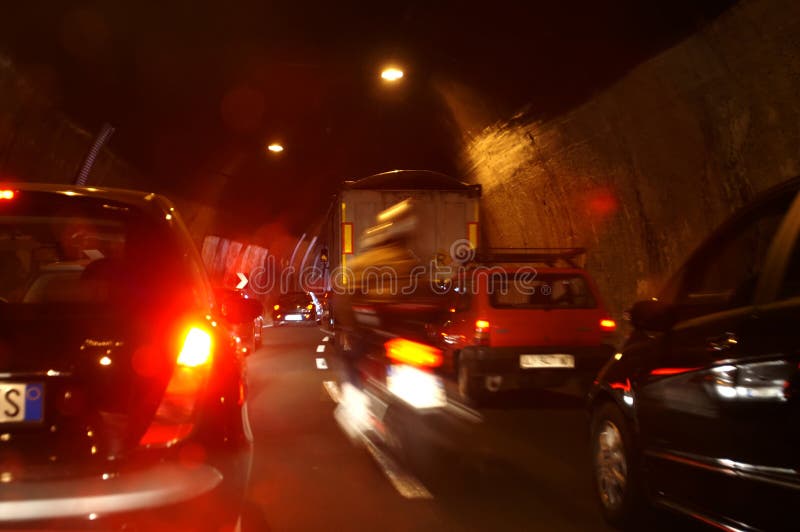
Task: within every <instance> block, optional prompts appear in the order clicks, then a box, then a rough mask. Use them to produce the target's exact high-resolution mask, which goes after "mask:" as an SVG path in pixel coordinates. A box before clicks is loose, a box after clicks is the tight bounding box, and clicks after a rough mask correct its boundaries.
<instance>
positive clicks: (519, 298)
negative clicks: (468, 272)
mask: <svg viewBox="0 0 800 532" xmlns="http://www.w3.org/2000/svg"><path fill="white" fill-rule="evenodd" d="M489 288H490V290H489V292H490V293H489V299H490V302H491V304H492V306H493V307H495V308H552V309H575V308H596V307H597V301H596V300H595V298H594V295H593V294H592V291H591V288H590V287H589V283H588V282H587V281H586V278H585V277H583V276H582V275H579V274H549V273H548V274H541V273H540V274H538V275H536V276H535V277H533V278H532V276H531V275H529V274H526V275H504V276H497V275H495V276H492V278H491V279H490V282H489Z"/></svg>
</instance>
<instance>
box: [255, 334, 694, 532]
mask: <svg viewBox="0 0 800 532" xmlns="http://www.w3.org/2000/svg"><path fill="white" fill-rule="evenodd" d="M325 337H326V334H325V333H324V332H322V331H320V330H319V329H317V328H313V327H301V326H298V327H281V328H266V329H265V330H264V345H263V347H262V348H261V349H260V350H258V351H257V352H256V353H254V354H253V355H251V357H250V358H249V363H248V378H249V386H250V388H249V390H250V395H249V401H248V408H249V414H250V419H251V422H252V426H253V433H254V437H255V458H254V464H253V476H252V482H251V487H250V491H249V502H248V512H247V513H248V517H247V519H246V523H247V522H249V523H251V524H252V523H255V526H254V528H256V529H263V530H276V531H277V530H379V531H382V532H388V531H394V530H437V531H441V530H486V531H496V530H528V531H530V530H547V531H551V530H563V531H572V530H575V531H590V530H609V528H608V527H607V526H606V525H605V524H604V522H603V521H602V518H601V517H600V514H599V511H598V509H597V507H596V506H595V502H594V500H593V498H592V488H591V479H590V473H589V471H590V469H589V450H588V437H587V419H586V415H585V413H584V411H583V409H582V401H581V400H580V399H579V398H577V397H568V396H559V395H555V394H545V393H537V394H516V395H515V394H511V395H505V396H501V397H499V398H497V400H495V401H493V402H492V403H491V404H489V405H488V406H487V407H486V408H482V409H481V410H480V411H479V412H470V411H468V410H465V411H461V410H459V411H458V412H456V413H455V414H454V413H448V414H446V415H441V416H438V417H432V418H430V417H426V418H420V419H419V420H411V421H409V422H408V423H407V424H406V425H404V426H405V428H406V429H407V430H405V431H404V432H403V434H402V435H401V438H400V439H401V440H402V441H401V442H400V443H399V444H398V445H395V446H394V448H393V450H392V451H389V450H388V448H381V447H375V446H373V445H365V444H364V442H363V441H362V440H358V439H356V440H353V439H351V438H349V437H348V436H347V435H346V433H345V431H344V430H343V429H342V427H341V426H340V424H339V423H337V421H336V419H335V417H334V411H335V409H336V407H337V404H336V401H335V399H337V389H338V388H337V386H336V385H335V384H331V383H337V382H338V381H339V371H338V361H337V360H336V358H335V357H334V356H333V353H332V352H331V351H332V345H331V344H329V343H328V342H326V341H325ZM326 382H328V384H326ZM653 519H654V522H653V523H652V524H651V525H648V527H647V528H648V529H649V530H652V529H663V530H674V529H683V530H685V529H687V527H688V526H689V523H687V522H686V521H684V520H683V519H680V518H675V517H672V516H671V515H667V514H662V513H660V512H658V513H656V514H654V517H653ZM245 528H246V526H245ZM692 528H694V527H692Z"/></svg>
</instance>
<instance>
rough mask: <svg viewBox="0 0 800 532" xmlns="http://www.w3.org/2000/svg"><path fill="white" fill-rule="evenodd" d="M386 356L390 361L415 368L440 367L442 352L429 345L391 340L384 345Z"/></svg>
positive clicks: (396, 339) (404, 340)
mask: <svg viewBox="0 0 800 532" xmlns="http://www.w3.org/2000/svg"><path fill="white" fill-rule="evenodd" d="M384 347H385V348H386V356H388V357H389V358H390V359H391V360H392V361H394V362H399V363H401V364H408V365H410V366H415V367H429V368H433V367H437V366H441V365H442V352H441V351H440V350H438V349H436V348H435V347H432V346H430V345H426V344H421V343H419V342H413V341H411V340H406V339H405V338H392V339H391V340H389V341H388V342H386V344H385V345H384Z"/></svg>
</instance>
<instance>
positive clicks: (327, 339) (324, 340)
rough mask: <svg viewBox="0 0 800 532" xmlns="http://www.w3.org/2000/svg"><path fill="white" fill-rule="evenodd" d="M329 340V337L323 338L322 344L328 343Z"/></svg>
mask: <svg viewBox="0 0 800 532" xmlns="http://www.w3.org/2000/svg"><path fill="white" fill-rule="evenodd" d="M330 339H331V337H330V336H326V337H325V338H323V339H322V341H323V342H329V341H330Z"/></svg>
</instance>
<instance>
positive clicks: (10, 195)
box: [0, 189, 17, 200]
mask: <svg viewBox="0 0 800 532" xmlns="http://www.w3.org/2000/svg"><path fill="white" fill-rule="evenodd" d="M16 195H17V194H16V192H14V191H13V190H7V189H5V190H0V200H12V199H14V196H16Z"/></svg>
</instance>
